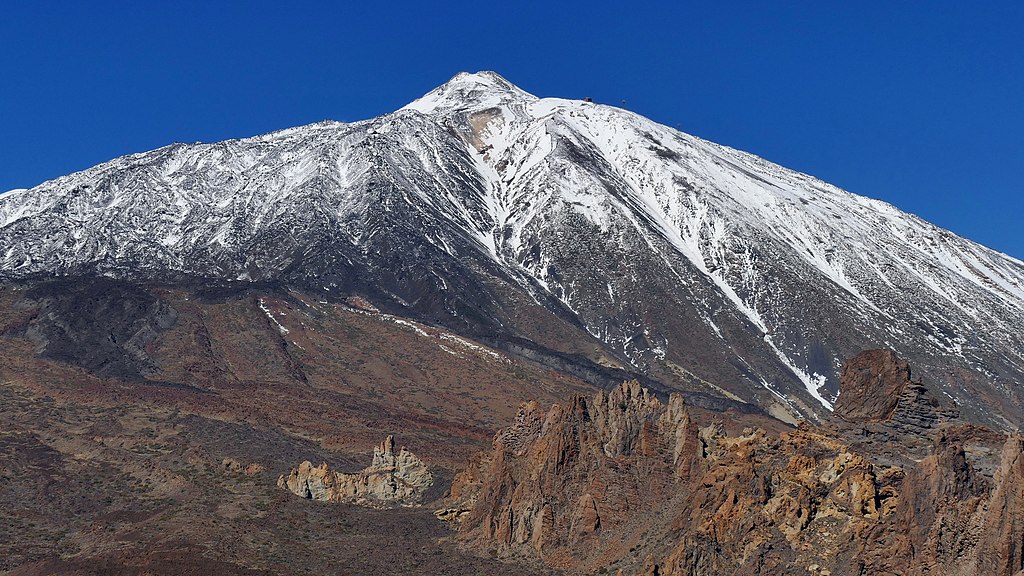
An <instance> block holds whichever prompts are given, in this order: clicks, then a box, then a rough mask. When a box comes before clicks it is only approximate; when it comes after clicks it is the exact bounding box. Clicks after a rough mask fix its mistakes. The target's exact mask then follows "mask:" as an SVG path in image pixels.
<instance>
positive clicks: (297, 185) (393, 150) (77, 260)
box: [0, 72, 1024, 428]
mask: <svg viewBox="0 0 1024 576" xmlns="http://www.w3.org/2000/svg"><path fill="white" fill-rule="evenodd" d="M54 274H56V275H61V276H81V275H94V274H102V275H108V276H117V277H122V278H128V279H137V280H159V281H162V282H168V281H175V282H183V281H191V280H194V279H219V280H225V279H229V280H233V281H237V282H248V281H272V282H281V283H286V284H291V285H301V286H302V287H304V288H310V289H315V290H319V291H321V292H323V293H324V294H338V293H340V294H342V295H346V294H353V293H356V294H362V295H364V296H366V297H368V298H369V299H370V300H372V301H373V302H374V304H375V305H378V306H381V307H382V308H385V309H388V310H389V311H393V312H401V313H403V314H406V315H409V316H413V317H417V318H420V319H423V320H426V321H430V322H435V323H439V324H443V325H445V326H447V327H449V328H452V329H454V330H457V331H461V332H462V333H464V334H467V335H470V336H475V337H486V338H490V339H492V340H494V341H495V342H493V343H494V344H495V345H496V346H506V347H510V346H520V345H522V344H523V342H527V343H529V341H530V340H531V339H532V338H536V335H537V334H538V333H539V332H541V331H542V330H541V329H538V328H537V327H535V326H532V325H531V322H533V321H534V319H535V317H536V314H535V313H532V312H530V310H532V309H531V308H529V307H530V306H541V307H543V308H544V309H546V310H547V311H548V313H550V314H551V315H553V316H555V317H557V318H559V319H561V321H563V322H565V323H567V325H570V326H572V327H574V329H575V330H576V331H577V333H578V340H579V341H581V342H585V343H587V346H590V347H597V348H600V349H601V354H602V355H603V356H605V357H607V358H608V359H609V365H613V366H621V367H622V368H623V369H625V370H626V371H628V372H631V373H639V374H644V375H647V376H648V377H650V378H651V379H652V380H654V381H657V382H660V383H662V384H664V385H665V387H667V388H673V389H686V390H692V391H700V392H704V393H710V394H715V395H718V396H729V397H732V398H734V399H739V400H740V401H743V402H748V403H751V404H756V405H759V406H762V407H764V408H766V409H768V410H769V411H771V412H772V413H773V414H777V415H784V414H788V415H789V416H791V417H792V416H802V417H805V418H812V419H813V418H819V417H824V416H825V415H826V414H827V413H828V412H829V410H830V408H831V405H832V402H833V401H834V400H835V397H836V394H837V392H838V383H839V378H838V376H839V368H840V361H841V360H842V359H845V358H848V357H851V356H853V355H854V354H856V353H858V352H860V351H861V350H863V349H866V348H878V347H890V348H894V349H896V350H897V351H898V352H899V353H900V354H901V355H902V356H903V357H906V358H907V359H909V360H910V361H912V362H913V363H914V365H915V366H918V367H919V370H920V371H921V372H922V373H925V374H928V375H929V376H930V377H932V380H934V382H935V385H936V386H937V387H938V388H939V392H940V393H943V394H949V395H951V396H953V397H954V398H955V400H956V401H957V403H958V404H959V405H960V406H961V410H962V411H963V412H964V413H965V415H967V416H968V417H970V418H972V419H975V420H981V421H986V422H990V423H992V424H995V425H997V426H999V427H1003V428H1005V427H1008V426H1009V425H1010V424H1012V423H1014V422H1020V421H1021V420H1022V417H1024V408H1022V407H1024V396H1022V392H1021V389H1020V386H1019V382H1021V381H1024V341H1022V336H1021V335H1022V334H1024V320H1022V318H1024V263H1021V262H1020V261H1018V260H1015V259H1013V258H1010V257H1008V256H1006V255H1003V254H1000V253H997V252H995V251H992V250H989V249H987V248H985V247H983V246H980V245H978V244H976V243H973V242H971V241H969V240H965V239H963V238H960V237H958V236H956V235H954V234H952V233H950V232H948V231H946V230H942V229H940V228H937V227H935V226H933V225H931V224H928V223H927V222H924V221H922V220H920V219H919V218H916V217H914V216H912V215H910V214H906V213H903V212H900V211H899V210H897V209H896V208H894V207H892V206H890V205H888V204H885V203H883V202H879V201H876V200H871V199H868V198H865V197H861V196H856V195H853V194H850V193H848V192H845V191H843V190H840V189H838V188H836V187H834V186H831V185H829V184H826V183H824V182H822V181H820V180H817V179H815V178H813V177H810V176H807V175H805V174H800V173H796V172H793V171H790V170H786V169H785V168H782V167H780V166H777V165H774V164H771V163H769V162H767V161H765V160H763V159H760V158H757V157H755V156H752V155H749V154H746V153H743V152H739V151H737V150H733V149H730V148H726V147H723V146H719V145H716V144H713V143H710V142H707V141H704V140H701V139H700V138H696V137H693V136H690V135H687V134H683V133H681V132H678V131H676V130H672V129H670V128H667V127H665V126H661V125H658V124H656V123H654V122H651V121H649V120H647V119H644V118H642V117H639V116H637V115H635V114H632V113H630V112H627V111H624V110H620V109H616V108H613V107H609V106H602V105H599V104H594V103H589V102H582V101H571V100H561V99H553V98H545V99H539V98H536V97H534V96H532V95H530V94H527V93H525V92H523V91H522V90H520V89H518V88H516V87H515V86H512V85H511V84H510V83H508V82H507V81H505V80H504V79H502V78H501V77H499V76H498V75H496V74H493V73H486V72H485V73H479V74H460V75H458V76H456V77H455V78H453V79H452V80H451V81H449V82H448V83H446V84H445V85H443V86H441V87H440V88H438V89H436V90H434V91H432V92H430V93H429V94H427V95H426V96H424V97H423V98H421V99H419V100H417V101H415V102H413V103H411V104H410V105H408V106H406V107H405V108H403V109H401V110H399V111H396V112H394V113H392V114H387V115H384V116H381V117H379V118H375V119H372V120H367V121H363V122H356V123H352V124H344V123H338V122H321V123H317V124H312V125H309V126H304V127H299V128H292V129H287V130H282V131H279V132H274V133H271V134H267V135H263V136H257V137H253V138H245V139H240V140H229V141H225V142H219V143H214V144H202V143H197V144H175V145H172V146H168V147H165V148H161V149H158V150H155V151H152V152H146V153H142V154H135V155H132V156H126V157H123V158H118V159H115V160H112V161H110V162H107V163H104V164H101V165H99V166H96V167H93V168H90V169H88V170H85V171H83V172H80V173H76V174H71V175H69V176H65V177H62V178H58V179H56V180H53V181H50V182H46V183H43V184H41V185H39V186H37V187H35V188H33V189H31V190H26V191H14V192H11V193H8V194H4V195H0V276H2V277H6V278H8V279H22V280H23V279H28V278H35V277H39V276H40V275H45V276H50V275H54ZM574 337H576V336H574ZM545 346H546V347H549V348H550V347H552V346H553V345H552V344H550V343H548V344H544V345H539V344H538V345H536V346H534V348H543V347H545ZM527 348H529V346H527ZM549 357H554V356H549Z"/></svg>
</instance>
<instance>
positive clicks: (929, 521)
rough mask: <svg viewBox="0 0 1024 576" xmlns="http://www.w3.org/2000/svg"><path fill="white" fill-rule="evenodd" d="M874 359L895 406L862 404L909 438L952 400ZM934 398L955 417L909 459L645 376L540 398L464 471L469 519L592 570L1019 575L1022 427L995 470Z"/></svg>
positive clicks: (463, 523) (536, 551)
mask: <svg viewBox="0 0 1024 576" xmlns="http://www.w3.org/2000/svg"><path fill="white" fill-rule="evenodd" d="M873 356H874V357H875V358H876V359H878V358H881V360H882V362H881V364H878V365H877V366H881V367H882V368H883V369H882V370H879V371H878V373H877V374H876V376H878V375H879V374H881V375H883V376H884V377H882V378H881V380H880V381H879V382H881V383H880V384H879V382H875V384H873V385H877V386H880V387H881V389H884V390H890V391H891V393H892V396H894V397H895V403H892V402H889V403H880V404H877V405H868V404H865V403H861V409H860V411H859V412H858V411H855V410H852V405H850V404H847V408H848V409H850V410H851V411H850V412H847V414H848V415H849V414H859V415H858V416H856V417H858V418H861V417H863V418H869V417H870V418H876V417H877V418H883V419H886V418H887V419H888V420H887V422H888V423H884V426H883V428H885V429H886V430H888V431H889V432H887V434H891V436H886V437H887V438H890V437H891V438H897V437H898V435H899V433H900V430H901V428H900V427H899V426H896V425H893V424H892V422H905V421H904V420H900V418H904V416H900V414H901V410H904V408H905V407H908V406H914V407H916V408H914V409H915V410H916V409H922V408H921V406H924V408H923V409H924V410H926V411H927V410H930V409H931V408H940V409H941V408H942V406H941V405H939V406H938V407H936V406H934V405H931V404H929V399H930V398H932V397H931V395H930V393H929V392H928V391H927V390H924V389H923V388H924V387H923V386H922V385H921V384H920V383H915V382H913V381H911V380H910V379H909V369H908V368H907V369H905V366H904V365H903V364H901V363H900V362H899V361H898V359H895V357H894V356H891V355H889V354H884V353H879V354H877V355H873ZM862 360H863V358H862ZM901 374H902V376H900V378H901V379H902V380H901V381H900V382H899V383H894V382H895V381H894V380H891V379H890V380H889V381H887V380H886V379H887V378H890V377H895V376H894V375H896V376H899V375H901ZM851 397H852V395H851ZM922 400H923V401H922ZM904 402H907V404H905V405H901V403H904ZM929 406H931V408H928V407H929ZM909 412H913V410H908V411H907V412H905V413H909ZM905 413H904V414H905ZM929 413H930V414H936V413H938V414H941V418H937V419H935V420H930V421H929V422H930V424H929V426H932V425H934V426H937V428H935V430H934V432H928V430H931V428H929V427H928V426H922V427H919V428H913V427H912V426H909V425H908V429H910V428H912V429H913V434H914V436H915V440H914V443H913V450H915V452H913V453H914V454H916V453H917V452H916V450H919V449H920V448H921V446H924V449H929V450H930V452H931V454H930V455H929V456H927V457H924V458H923V459H922V460H921V461H920V462H918V463H916V464H915V463H914V459H913V458H911V457H904V458H903V460H901V461H900V462H903V463H902V464H900V465H893V464H892V463H891V462H890V460H891V456H892V455H891V454H890V455H887V456H886V457H885V458H883V459H882V461H881V463H880V462H878V461H873V460H872V458H871V457H870V456H871V455H870V454H863V453H859V452H857V451H856V450H855V449H853V448H851V446H850V444H849V443H848V442H847V441H846V440H845V436H844V432H843V429H842V428H822V429H815V428H812V427H808V426H803V427H799V428H797V429H791V430H790V431H788V432H782V433H769V432H765V431H764V430H760V429H754V428H748V429H746V430H744V431H743V432H742V433H738V434H737V433H735V432H734V433H732V434H726V433H725V427H723V426H721V425H720V424H712V425H707V426H704V427H701V428H698V426H697V425H696V424H695V423H694V422H693V421H692V419H691V416H690V414H689V413H688V411H687V409H686V407H685V406H684V405H683V403H682V400H681V399H680V398H679V397H676V396H673V397H672V398H670V400H669V402H668V403H667V404H663V403H661V402H660V401H658V400H657V399H655V398H653V397H652V396H650V395H649V394H648V393H646V392H645V391H643V389H642V388H640V387H639V386H638V385H637V384H635V383H626V384H623V385H622V386H620V387H618V388H617V389H615V390H613V391H611V392H608V393H599V394H597V395H595V397H593V398H584V397H577V398H575V399H573V401H572V402H570V403H568V404H567V405H564V406H562V405H554V406H552V407H551V408H549V409H548V410H547V411H546V412H545V411H543V410H541V409H540V407H539V406H538V405H536V404H530V405H527V406H524V408H523V410H521V411H520V414H519V416H518V417H517V420H516V423H515V424H514V425H513V426H512V427H510V428H509V429H508V430H506V431H503V432H500V433H499V434H497V435H496V437H495V441H494V446H493V450H492V452H491V453H490V454H488V455H484V456H481V457H479V458H478V459H477V460H475V461H474V462H473V464H472V465H471V466H470V467H469V468H467V470H466V471H465V472H463V474H461V475H460V476H459V477H458V478H457V479H456V482H455V485H454V486H453V488H452V492H451V494H452V497H453V500H454V501H457V502H455V503H456V504H457V506H458V507H459V509H460V510H468V512H466V513H465V514H461V515H460V516H459V521H458V524H457V525H458V527H459V529H460V531H461V532H462V534H463V535H464V537H465V538H467V539H469V540H471V541H477V542H480V543H483V544H484V545H487V546H489V547H492V548H494V549H496V550H497V551H498V552H499V553H500V554H502V555H511V556H515V555H527V556H536V557H539V558H540V559H541V560H543V561H545V562H547V563H548V564H550V565H552V566H555V567H558V568H566V569H570V570H573V571H580V572H594V571H599V570H602V569H603V570H605V571H606V572H608V573H622V574H659V575H662V576H666V575H676V574H678V575H692V574H709V575H714V574H728V575H730V576H742V575H767V574H790V573H793V574H814V575H818V576H825V575H829V576H840V575H846V574H850V575H853V574H891V575H901V576H902V575H924V574H963V575H967V574H993V575H995V576H1016V573H1017V571H1019V570H1021V569H1022V568H1024V565H1022V563H1024V559H1022V558H1024V481H1021V479H1022V478H1024V455H1022V454H1024V440H1022V439H1021V438H1020V437H1019V436H1015V437H1013V438H1011V439H1010V440H1009V441H1007V442H1006V445H1005V446H1004V449H1003V454H1002V458H1001V459H1002V462H1001V464H1000V465H999V467H998V470H997V471H996V473H995V475H994V477H993V478H992V479H991V480H989V479H988V477H987V476H986V474H983V473H981V472H979V470H978V469H977V468H976V464H977V463H979V462H981V460H978V458H981V456H978V455H977V454H982V455H984V454H985V453H986V450H989V448H985V446H991V439H992V437H994V436H995V435H994V434H993V433H992V432H991V431H987V430H980V429H976V427H964V426H963V425H959V424H956V425H949V424H947V422H948V421H949V420H948V419H949V418H951V417H952V416H951V414H950V413H949V412H942V410H936V411H934V412H929ZM737 417H738V416H737ZM731 429H733V430H735V429H736V428H735V426H733V427H732V428H731ZM865 433H867V432H865ZM922 434H924V436H922ZM929 442H930V443H931V444H933V447H932V448H928V443H929ZM979 442H980V443H981V444H978V443H979ZM979 446H981V447H980V448H979ZM965 447H967V448H970V450H971V451H973V452H974V453H976V454H975V456H969V455H968V454H967V452H968V450H967V449H966V448H965ZM899 450H900V447H899V446H894V447H893V451H894V452H893V453H894V454H895V453H896V452H898V451H899ZM972 458H973V460H972Z"/></svg>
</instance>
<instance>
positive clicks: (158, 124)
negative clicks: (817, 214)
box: [0, 0, 1024, 258]
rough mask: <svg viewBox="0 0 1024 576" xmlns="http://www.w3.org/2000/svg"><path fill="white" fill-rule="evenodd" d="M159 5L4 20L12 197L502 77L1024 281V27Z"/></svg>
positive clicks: (357, 6)
mask: <svg viewBox="0 0 1024 576" xmlns="http://www.w3.org/2000/svg"><path fill="white" fill-rule="evenodd" d="M156 4H157V3H156V2H138V1H134V2H123V3H119V2H104V1H102V0H96V1H94V2H46V1H32V2H29V1H24V2H19V1H17V0H15V1H12V2H5V3H4V4H3V6H2V7H0V126H2V130H3V132H2V134H3V138H0V190H6V189H10V188H17V187H30V186H33V185H35V184H38V183H40V182H42V181H44V180H47V179H49V178H53V177H56V176H59V175H61V174H64V173H67V172H71V171H75V170H79V169H82V168H86V167H88V166H91V165H93V164H96V163H99V162H102V161H104V160H108V159H110V158H113V157H116V156H120V155H123V154H127V153H131V152H139V151H143V150H148V149H152V148H156V147H159V146H162V145H164V144H167V143H170V142H173V141H185V142H191V141H196V140H203V141H215V140H220V139H224V138H231V137H240V136H248V135H253V134H257V133H261V132H266V131H270V130H274V129H278V128H284V127H288V126H294V125H299V124H304V123H309V122H313V121H316V120H321V119H324V118H332V119H336V120H359V119H364V118H368V117H372V116H376V115H378V114H382V113H385V112H389V111H392V110H394V109H396V108H398V107H400V106H402V105H404V104H405V103H407V102H409V101H411V100H413V99H415V98H417V97H418V96H420V95H422V94H423V93H425V92H427V91H428V90H430V89H431V88H433V87H435V86H436V85H438V84H441V83H443V82H444V81H445V80H447V79H448V78H449V77H450V76H452V75H453V74H454V73H456V72H458V71H460V70H470V71H477V70H495V71H497V72H499V73H500V74H502V75H504V76H505V77H506V78H508V79H509V80H510V81H512V82H513V83H515V84H518V85H519V86H520V87H522V88H523V89H525V90H527V91H530V92H533V93H534V94H537V95H539V96H561V97H569V98H582V97H584V96H590V97H593V98H594V99H595V100H597V101H601V102H605V103H611V104H619V103H620V102H621V101H622V100H623V99H625V100H626V101H627V107H628V108H631V109H633V110H635V111H637V112H639V113H641V114H644V115H646V116H648V117H650V118H652V119H654V120H657V121H659V122H662V123H664V124H668V125H670V126H676V127H679V128H681V129H682V130H684V131H686V132H689V133H691V134H695V135H698V136H701V137H704V138H707V139H710V140H713V141H716V142H719V143H722V144H727V145H730V146H733V147H736V148H740V149H743V150H747V151H750V152H753V153H756V154H758V155H761V156H763V157H765V158H767V159H769V160H772V161H774V162H777V163H780V164H783V165H785V166H788V167H790V168H794V169H797V170H801V171H804V172H808V173H810V174H813V175H815V176H818V177H820V178H822V179H824V180H827V181H829V182H832V183H834V184H836V185H839V186H842V187H844V188H846V189H848V190H851V191H853V192H857V193H860V194H864V195H867V196H871V197H875V198H881V199H883V200H886V201H889V202H892V203H893V204H895V205H897V206H899V207H900V208H903V209H904V210H908V211H910V212H913V213H915V214H918V215H920V216H922V217H923V218H925V219H927V220H930V221H932V222H934V223H936V224H939V225H941V226H943V227H946V228H950V229H952V230H953V231H955V232H957V233H960V234H962V235H965V236H967V237H969V238H972V239H975V240H977V241H979V242H982V243H983V244H986V245H989V246H991V247H994V248H996V249H999V250H1002V251H1004V252H1007V253H1010V254H1012V255H1015V256H1017V257H1019V258H1024V233H1022V228H1021V217H1022V216H1024V198H1022V196H1024V184H1022V181H1024V179H1022V172H1024V40H1022V37H1024V7H1022V6H1024V3H1020V2H978V3H972V2H963V1H959V2H952V1H946V0H935V1H932V2H867V1H865V2H847V3H838V2H821V1H815V2H756V3H755V2H729V1H721V2H706V1H704V2H664V3H645V2H623V1H620V2H606V1H604V0H594V1H592V2H578V3H572V4H564V5H553V3H549V2H537V3H529V2H437V3H435V2H397V1H394V2H380V3H377V4H378V5H379V6H380V7H371V6H370V5H371V3H370V2H330V3H328V2H325V3H319V2H273V3H271V2H192V1H186V0H179V1H176V2H164V3H162V4H163V7H157V6H156ZM435 5H437V6H443V7H435Z"/></svg>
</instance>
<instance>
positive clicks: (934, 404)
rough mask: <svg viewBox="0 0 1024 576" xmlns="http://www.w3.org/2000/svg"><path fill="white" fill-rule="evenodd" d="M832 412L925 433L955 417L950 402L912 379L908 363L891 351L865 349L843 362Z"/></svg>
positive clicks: (852, 418) (845, 418) (956, 414)
mask: <svg viewBox="0 0 1024 576" xmlns="http://www.w3.org/2000/svg"><path fill="white" fill-rule="evenodd" d="M833 414H834V415H835V416H838V417H839V418H841V419H843V420H846V421H848V422H858V423H863V422H873V423H884V424H888V425H890V426H892V427H894V428H897V429H899V430H900V431H901V432H904V433H912V434H927V433H928V431H930V430H932V429H934V428H937V427H938V426H940V425H941V424H943V423H947V422H951V421H953V420H955V419H956V418H957V417H958V416H959V412H958V410H957V408H956V406H955V404H954V403H953V402H952V401H949V400H945V401H944V400H940V399H939V398H938V397H937V396H935V395H934V394H932V393H931V391H930V390H929V389H928V388H927V387H925V386H924V384H922V383H921V382H920V381H919V380H914V379H913V378H912V375H911V369H910V365H909V364H908V363H907V361H906V360H903V359H902V358H900V357H898V356H897V355H896V353H895V352H893V351H892V350H868V351H866V352H862V353H861V354H859V355H857V356H856V357H854V358H853V359H851V360H849V361H847V362H846V363H845V364H844V365H843V369H842V372H841V375H840V379H839V397H838V398H837V399H836V405H835V411H834V412H833Z"/></svg>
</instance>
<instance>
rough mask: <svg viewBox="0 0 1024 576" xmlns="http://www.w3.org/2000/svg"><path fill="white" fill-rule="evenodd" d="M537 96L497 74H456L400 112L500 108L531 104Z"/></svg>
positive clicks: (482, 72) (487, 71)
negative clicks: (522, 102) (516, 104)
mask: <svg viewBox="0 0 1024 576" xmlns="http://www.w3.org/2000/svg"><path fill="white" fill-rule="evenodd" d="M536 99H537V97H536V96H534V95H532V94H530V93H528V92H526V91H524V90H522V89H521V88H519V87H518V86H516V85H514V84H512V83H511V82H509V81H508V80H506V79H504V78H503V77H502V76H501V75H500V74H498V73H497V72H491V71H489V70H485V71H481V72H459V73H458V74H456V75H455V76H452V78H451V79H450V80H448V81H447V82H445V83H444V84H442V85H441V86H438V87H437V88H435V89H433V90H431V91H430V92H427V93H426V94H425V95H424V96H423V97H422V98H420V99H418V100H415V101H413V102H411V103H409V104H408V105H406V106H405V107H404V108H402V109H403V110H417V111H419V112H423V113H426V114H430V113H433V112H437V111H454V110H462V109H468V108H482V107H489V106H500V105H503V104H507V103H509V102H513V101H531V100H536Z"/></svg>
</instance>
